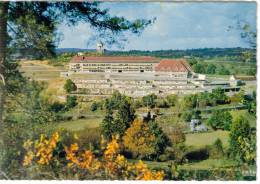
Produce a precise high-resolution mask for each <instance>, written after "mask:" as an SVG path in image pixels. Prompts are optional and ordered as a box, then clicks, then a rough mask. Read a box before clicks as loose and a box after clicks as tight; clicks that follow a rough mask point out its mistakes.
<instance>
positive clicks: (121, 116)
mask: <svg viewBox="0 0 260 184" xmlns="http://www.w3.org/2000/svg"><path fill="white" fill-rule="evenodd" d="M134 119H135V110H134V109H133V108H132V106H131V104H130V103H129V102H128V101H127V100H126V99H123V100H122V101H121V103H120V104H119V109H118V111H117V113H116V117H115V120H114V132H113V133H114V134H119V135H120V136H122V135H123V134H124V133H125V130H126V129H127V128H129V127H130V123H131V122H133V121H134Z"/></svg>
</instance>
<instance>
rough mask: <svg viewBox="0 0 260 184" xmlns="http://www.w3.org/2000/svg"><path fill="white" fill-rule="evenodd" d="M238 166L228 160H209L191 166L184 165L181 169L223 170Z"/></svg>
mask: <svg viewBox="0 0 260 184" xmlns="http://www.w3.org/2000/svg"><path fill="white" fill-rule="evenodd" d="M234 165H236V162H235V161H233V160H227V159H207V160H203V161H200V162H194V163H189V164H184V165H182V166H181V169H213V168H221V167H222V168H223V167H230V166H234Z"/></svg>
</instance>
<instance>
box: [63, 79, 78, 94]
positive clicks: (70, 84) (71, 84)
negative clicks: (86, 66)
mask: <svg viewBox="0 0 260 184" xmlns="http://www.w3.org/2000/svg"><path fill="white" fill-rule="evenodd" d="M64 89H65V91H66V92H67V93H71V92H72V91H76V90H77V86H76V84H74V82H73V81H72V80H71V79H67V80H66V83H65V84H64Z"/></svg>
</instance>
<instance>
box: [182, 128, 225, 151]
mask: <svg viewBox="0 0 260 184" xmlns="http://www.w3.org/2000/svg"><path fill="white" fill-rule="evenodd" d="M228 134H229V132H228V131H222V130H217V131H213V132H205V133H189V134H186V141H185V144H186V145H187V146H193V147H196V148H200V147H204V146H205V145H211V144H213V143H214V141H216V140H217V138H219V139H220V140H221V141H222V143H223V146H224V147H227V146H228Z"/></svg>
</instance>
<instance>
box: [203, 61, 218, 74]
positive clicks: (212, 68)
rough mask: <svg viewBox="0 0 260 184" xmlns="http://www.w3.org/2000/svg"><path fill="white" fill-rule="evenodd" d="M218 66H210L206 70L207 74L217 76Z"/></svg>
mask: <svg viewBox="0 0 260 184" xmlns="http://www.w3.org/2000/svg"><path fill="white" fill-rule="evenodd" d="M216 68H217V67H216V66H215V65H214V64H211V63H210V64H209V65H208V66H207V68H206V73H207V74H215V73H216Z"/></svg>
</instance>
